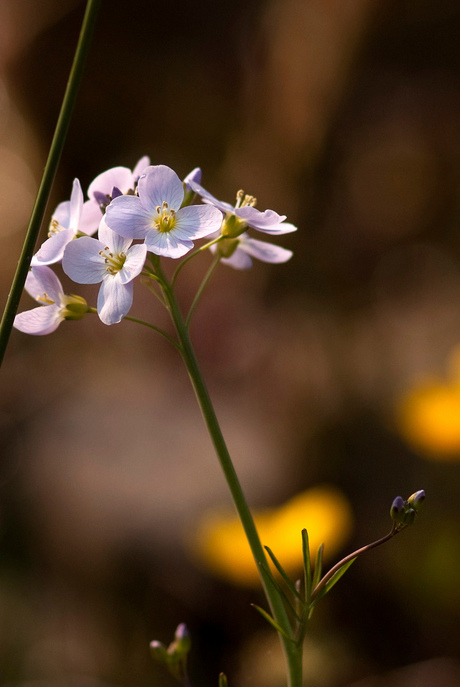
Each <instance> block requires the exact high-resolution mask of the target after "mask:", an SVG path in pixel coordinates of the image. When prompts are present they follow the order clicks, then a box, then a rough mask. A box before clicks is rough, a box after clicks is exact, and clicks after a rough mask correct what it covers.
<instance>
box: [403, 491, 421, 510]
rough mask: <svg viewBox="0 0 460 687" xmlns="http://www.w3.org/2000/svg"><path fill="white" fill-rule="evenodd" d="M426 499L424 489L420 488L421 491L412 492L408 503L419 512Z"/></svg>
mask: <svg viewBox="0 0 460 687" xmlns="http://www.w3.org/2000/svg"><path fill="white" fill-rule="evenodd" d="M424 500H425V492H424V490H423V489H420V491H416V492H415V494H412V495H411V496H409V498H408V499H407V503H408V504H409V505H410V506H411V508H413V509H414V510H415V511H416V512H417V513H418V511H419V510H420V508H421V507H422V504H423V502H424Z"/></svg>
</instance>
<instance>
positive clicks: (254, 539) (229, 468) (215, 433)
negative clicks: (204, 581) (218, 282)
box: [156, 264, 302, 687]
mask: <svg viewBox="0 0 460 687" xmlns="http://www.w3.org/2000/svg"><path fill="white" fill-rule="evenodd" d="M156 269H157V274H159V276H160V278H161V281H162V282H163V292H164V294H165V299H166V300H167V302H168V306H169V310H170V313H171V317H172V319H173V322H174V325H175V327H176V331H177V334H178V337H179V341H180V345H181V348H182V357H183V359H184V362H185V365H186V367H187V371H188V374H189V377H190V380H191V383H192V386H193V388H194V390H195V394H196V397H197V400H198V404H199V406H200V408H201V412H202V414H203V418H204V421H205V423H206V426H207V428H208V431H209V434H210V436H211V440H212V442H213V445H214V449H215V451H216V454H217V457H218V459H219V462H220V465H221V467H222V470H223V472H224V475H225V478H226V480H227V484H228V486H229V489H230V492H231V494H232V497H233V501H234V504H235V506H236V509H237V511H238V515H239V517H240V520H241V523H242V525H243V528H244V531H245V534H246V537H247V540H248V543H249V546H250V547H251V551H252V555H253V557H254V561H255V563H256V565H257V567H258V569H259V574H260V577H261V581H262V586H263V588H264V591H265V595H266V597H267V600H268V603H269V605H270V609H271V612H272V615H273V618H274V620H275V621H276V623H278V625H280V627H282V628H283V630H284V631H285V633H286V635H288V636H289V637H292V628H291V625H290V622H289V618H288V616H287V612H286V609H285V607H284V604H283V601H282V599H281V598H280V596H279V595H278V593H277V592H276V590H275V589H274V588H273V586H272V585H271V583H270V581H269V580H268V579H267V574H266V573H265V572H264V567H265V568H268V562H267V559H266V556H265V551H264V549H263V547H262V544H261V542H260V539H259V535H258V533H257V529H256V526H255V523H254V520H253V517H252V514H251V511H250V510H249V507H248V505H247V502H246V499H245V496H244V493H243V490H242V488H241V485H240V482H239V480H238V476H237V474H236V472H235V468H234V466H233V463H232V460H231V458H230V454H229V452H228V449H227V445H226V443H225V440H224V437H223V434H222V431H221V429H220V426H219V422H218V420H217V417H216V414H215V411H214V407H213V405H212V402H211V399H210V396H209V393H208V390H207V388H206V385H205V382H204V380H203V377H202V375H201V372H200V369H199V366H198V362H197V359H196V356H195V352H194V350H193V346H192V343H191V341H190V337H189V334H188V330H187V326H186V324H185V322H184V318H183V316H182V313H181V311H180V308H179V305H178V303H177V300H176V297H175V295H174V292H173V289H172V287H171V285H170V284H169V282H168V281H167V279H166V277H165V276H164V274H163V273H162V270H161V267H160V266H159V264H158V265H157V267H156ZM279 634H280V633H279ZM280 640H281V643H282V646H283V649H284V653H285V656H286V661H287V665H288V674H289V680H288V685H289V687H301V685H302V647H299V646H297V645H296V643H295V640H294V638H292V639H288V638H287V637H285V636H282V635H281V634H280Z"/></svg>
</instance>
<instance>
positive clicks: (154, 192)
mask: <svg viewBox="0 0 460 687" xmlns="http://www.w3.org/2000/svg"><path fill="white" fill-rule="evenodd" d="M138 193H139V198H140V199H141V200H142V204H143V206H144V207H145V208H146V209H147V210H149V211H150V212H155V208H156V207H157V206H158V205H160V206H161V205H162V203H164V202H166V203H168V206H169V209H170V210H179V208H180V206H181V205H182V201H183V200H184V187H183V185H182V181H181V180H180V179H179V177H178V176H177V174H176V172H174V171H173V170H172V169H171V168H170V167H166V165H155V166H151V167H147V168H146V169H145V170H144V173H143V175H142V176H141V177H140V179H139V185H138Z"/></svg>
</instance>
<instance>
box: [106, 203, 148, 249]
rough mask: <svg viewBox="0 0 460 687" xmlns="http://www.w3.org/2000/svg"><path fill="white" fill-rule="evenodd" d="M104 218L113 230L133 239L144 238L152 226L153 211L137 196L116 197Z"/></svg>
mask: <svg viewBox="0 0 460 687" xmlns="http://www.w3.org/2000/svg"><path fill="white" fill-rule="evenodd" d="M155 214H156V213H155ZM104 219H105V223H106V224H107V226H108V227H110V229H112V231H115V232H116V233H117V234H120V236H126V237H127V238H131V239H144V238H145V237H146V235H147V232H149V231H150V229H151V228H152V213H151V212H150V211H149V210H147V209H146V208H145V207H144V206H143V205H142V201H141V199H140V198H138V197H137V196H118V198H115V199H114V200H113V201H112V202H111V203H110V205H109V206H108V207H107V211H106V213H105V215H104Z"/></svg>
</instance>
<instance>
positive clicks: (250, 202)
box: [235, 190, 257, 208]
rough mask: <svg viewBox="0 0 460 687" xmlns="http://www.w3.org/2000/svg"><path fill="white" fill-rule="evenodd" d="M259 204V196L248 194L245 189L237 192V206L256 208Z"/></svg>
mask: <svg viewBox="0 0 460 687" xmlns="http://www.w3.org/2000/svg"><path fill="white" fill-rule="evenodd" d="M256 205H257V198H254V196H248V195H247V194H246V193H245V192H244V191H243V190H239V191H238V193H237V194H236V203H235V208H244V207H251V208H254V207H255V206H256Z"/></svg>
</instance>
